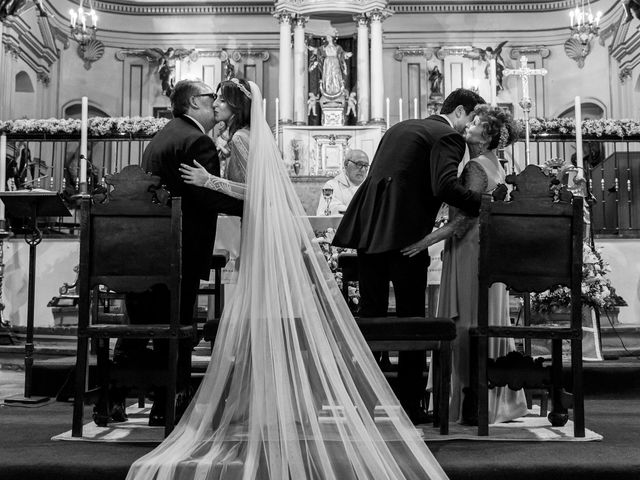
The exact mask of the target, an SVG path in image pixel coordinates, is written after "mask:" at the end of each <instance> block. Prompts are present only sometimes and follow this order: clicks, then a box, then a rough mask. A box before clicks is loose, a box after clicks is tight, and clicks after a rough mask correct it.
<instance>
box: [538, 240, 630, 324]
mask: <svg viewBox="0 0 640 480" xmlns="http://www.w3.org/2000/svg"><path fill="white" fill-rule="evenodd" d="M601 250H602V248H600V249H598V248H592V247H591V246H590V245H589V244H587V243H585V244H584V246H583V255H582V304H583V305H585V306H588V307H592V308H594V309H596V310H598V311H599V312H604V311H607V310H611V309H613V308H615V307H621V306H626V305H627V302H626V301H625V300H624V299H623V298H622V297H621V296H620V295H618V294H617V293H616V290H615V288H614V287H613V285H612V284H611V280H609V278H607V273H609V272H610V271H611V267H610V266H609V265H608V264H607V263H606V262H605V261H604V259H603V258H602V255H601V253H600V251H601ZM570 305H571V290H570V289H569V288H568V287H558V288H554V289H551V290H546V291H544V292H542V293H533V294H531V310H533V311H537V312H539V313H542V314H549V313H554V312H556V311H558V310H564V309H566V308H568V307H569V306H570Z"/></svg>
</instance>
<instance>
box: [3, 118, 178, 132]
mask: <svg viewBox="0 0 640 480" xmlns="http://www.w3.org/2000/svg"><path fill="white" fill-rule="evenodd" d="M168 122H169V120H167V119H166V118H154V117H91V118H89V120H88V124H87V130H88V134H89V136H92V137H109V136H112V135H145V136H152V135H155V134H156V133H157V132H158V131H160V130H161V129H162V128H163V127H164V126H165V125H166V124H167V123H168ZM80 125H81V122H80V120H79V119H73V118H67V119H59V118H47V119H36V120H33V119H21V120H6V121H0V133H6V134H7V135H38V134H40V135H80Z"/></svg>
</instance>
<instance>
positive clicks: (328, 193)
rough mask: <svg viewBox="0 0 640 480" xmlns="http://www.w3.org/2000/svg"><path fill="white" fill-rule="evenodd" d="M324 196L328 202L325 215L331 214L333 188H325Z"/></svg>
mask: <svg viewBox="0 0 640 480" xmlns="http://www.w3.org/2000/svg"><path fill="white" fill-rule="evenodd" d="M322 196H323V197H324V201H325V202H326V206H325V208H324V215H325V217H330V216H331V199H332V198H333V188H330V187H329V188H323V189H322Z"/></svg>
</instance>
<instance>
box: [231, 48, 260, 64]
mask: <svg viewBox="0 0 640 480" xmlns="http://www.w3.org/2000/svg"><path fill="white" fill-rule="evenodd" d="M243 57H255V58H257V59H260V60H262V61H263V62H266V61H267V60H269V52H267V51H266V50H262V51H258V50H234V51H233V52H232V53H231V59H232V60H233V61H234V62H241V61H242V59H243Z"/></svg>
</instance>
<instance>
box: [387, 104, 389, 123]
mask: <svg viewBox="0 0 640 480" xmlns="http://www.w3.org/2000/svg"><path fill="white" fill-rule="evenodd" d="M387 129H389V97H387Z"/></svg>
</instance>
